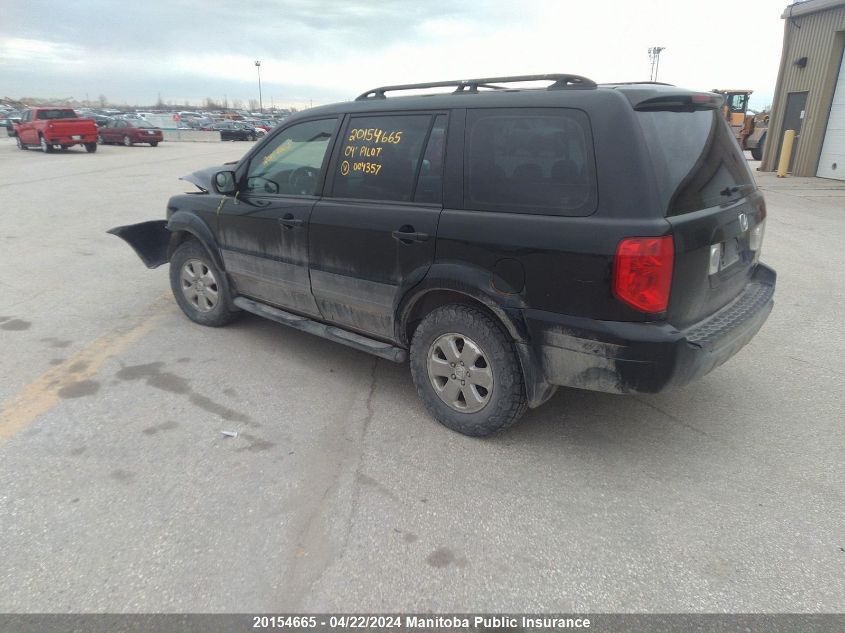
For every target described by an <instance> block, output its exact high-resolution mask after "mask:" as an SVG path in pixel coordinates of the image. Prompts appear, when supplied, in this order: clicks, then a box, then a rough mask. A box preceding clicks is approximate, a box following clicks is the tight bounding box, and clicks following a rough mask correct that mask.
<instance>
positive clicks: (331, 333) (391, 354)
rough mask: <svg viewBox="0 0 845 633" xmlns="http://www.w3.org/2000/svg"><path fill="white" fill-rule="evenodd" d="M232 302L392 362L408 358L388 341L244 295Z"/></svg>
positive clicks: (400, 361) (255, 312)
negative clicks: (300, 314) (350, 330)
mask: <svg viewBox="0 0 845 633" xmlns="http://www.w3.org/2000/svg"><path fill="white" fill-rule="evenodd" d="M233 303H234V304H235V305H236V306H237V307H239V308H240V309H241V310H246V311H247V312H252V313H253V314H257V315H258V316H262V317H265V318H267V319H270V320H272V321H276V322H277V323H282V324H283V325H289V326H290V327H292V328H296V329H297V330H302V331H303V332H308V333H309V334H316V335H317V336H321V337H323V338H327V339H329V340H330V341H335V342H337V343H343V344H344V345H347V346H349V347H353V348H355V349H357V350H360V351H362V352H369V353H370V354H375V355H376V356H379V357H381V358H386V359H387V360H391V361H393V362H394V363H404V362H405V361H406V360H408V352H407V350H404V349H402V348H401V347H395V346H394V345H391V344H390V343H383V342H381V341H377V340H375V339H372V338H369V337H366V336H362V335H360V334H355V332H349V331H348V330H342V329H341V328H339V327H335V326H333V325H327V324H325V323H320V322H319V321H314V320H313V319H309V318H308V317H304V316H299V315H298V314H291V313H290V312H285V311H284V310H279V309H278V308H273V307H270V306H268V305H265V304H263V303H259V302H257V301H253V300H252V299H247V298H246V297H235V300H234V301H233Z"/></svg>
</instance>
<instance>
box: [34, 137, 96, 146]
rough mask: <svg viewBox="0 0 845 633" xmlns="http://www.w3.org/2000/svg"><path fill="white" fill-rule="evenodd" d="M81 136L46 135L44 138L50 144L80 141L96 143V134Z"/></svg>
mask: <svg viewBox="0 0 845 633" xmlns="http://www.w3.org/2000/svg"><path fill="white" fill-rule="evenodd" d="M77 136H80V138H73V135H70V136H45V137H44V140H45V141H47V143H49V144H50V145H76V144H78V143H96V142H97V135H96V134H79V135H77Z"/></svg>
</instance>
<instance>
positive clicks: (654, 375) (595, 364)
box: [524, 264, 776, 393]
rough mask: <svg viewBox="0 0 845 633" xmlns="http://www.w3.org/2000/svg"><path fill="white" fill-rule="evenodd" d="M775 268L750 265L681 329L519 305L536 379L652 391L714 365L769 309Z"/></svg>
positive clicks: (597, 388) (737, 347) (677, 383)
mask: <svg viewBox="0 0 845 633" xmlns="http://www.w3.org/2000/svg"><path fill="white" fill-rule="evenodd" d="M775 281H776V274H775V271H774V270H772V269H771V268H769V267H767V266H764V265H762V264H758V266H757V268H756V269H755V271H754V275H753V277H752V279H751V280H750V282H749V283H748V285H747V286H746V288H745V290H744V291H743V292H742V293H741V294H740V295H739V296H738V297H737V298H736V299H734V300H733V301H732V302H731V303H729V304H728V305H726V306H725V307H723V308H722V309H720V310H719V311H717V312H715V313H714V314H712V315H710V316H709V317H708V318H706V319H704V320H703V321H701V322H699V323H696V324H694V325H692V326H690V327H688V328H686V329H684V330H678V329H676V328H674V327H673V326H672V325H670V324H668V323H625V322H615V321H596V320H592V319H584V318H578V317H567V316H564V315H558V314H554V313H550V312H542V311H539V310H525V311H524V317H525V321H526V325H527V327H528V331H529V334H530V340H531V341H532V343H531V347H532V350H531V351H532V352H533V356H534V359H535V362H536V363H537V364H538V365H539V368H538V371H537V373H538V374H540V376H538V378H542V379H543V380H544V381H545V382H546V383H547V384H550V385H561V386H566V387H576V388H580V389H591V390H595V391H605V392H610V393H656V392H658V391H663V390H665V389H667V388H670V387H676V386H680V385H684V384H686V383H688V382H691V381H692V380H695V379H696V378H699V377H701V376H703V375H705V374H707V373H708V372H710V371H712V370H713V369H714V368H716V367H718V366H719V365H721V364H722V363H724V362H725V361H726V360H728V359H729V358H730V357H731V356H733V355H734V354H736V353H737V352H738V351H739V350H740V349H741V348H742V347H743V346H744V345H745V344H746V343H748V341H750V340H751V339H752V338H753V337H754V335H755V334H756V333H757V332H758V331H759V329H760V328H761V327H762V326H763V323H765V321H766V318H768V316H769V313H770V312H771V311H772V306H773V305H774V302H773V299H772V297H773V295H774V291H775Z"/></svg>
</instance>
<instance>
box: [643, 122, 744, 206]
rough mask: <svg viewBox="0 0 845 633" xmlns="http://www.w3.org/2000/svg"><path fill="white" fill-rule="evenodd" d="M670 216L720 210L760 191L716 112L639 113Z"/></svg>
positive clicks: (661, 192)
mask: <svg viewBox="0 0 845 633" xmlns="http://www.w3.org/2000/svg"><path fill="white" fill-rule="evenodd" d="M637 118H638V119H639V121H640V125H641V126H642V129H643V133H644V134H645V138H646V146H647V147H648V150H649V153H650V154H651V160H652V163H653V164H654V170H655V173H656V175H657V184H658V189H659V191H660V197H661V201H662V203H663V207H664V209H665V213H666V215H679V214H681V213H689V212H690V211H697V210H698V209H706V208H708V207H714V206H718V205H720V204H722V203H724V202H729V201H731V200H734V199H736V198H740V197H742V196H745V195H747V194H748V193H749V192H751V191H753V190H754V189H755V188H756V185H755V184H754V177H753V175H752V174H751V170H749V169H748V165H747V163H746V161H745V157H744V156H743V155H742V152H741V151H740V150H739V146H738V145H737V143H736V139H734V137H733V134H732V133H731V130H730V128H729V127H728V126H727V124H726V123H725V121H724V119H723V118H722V117H721V116H720V114H719V112H718V111H716V110H697V111H695V112H666V111H658V112H638V113H637Z"/></svg>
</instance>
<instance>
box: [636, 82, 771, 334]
mask: <svg viewBox="0 0 845 633" xmlns="http://www.w3.org/2000/svg"><path fill="white" fill-rule="evenodd" d="M702 96H703V95H702ZM715 103H716V102H715V100H710V101H707V100H705V99H703V98H702V99H701V100H700V102H699V103H698V104H695V103H693V105H691V106H689V107H687V108H680V107H677V106H668V107H667V106H665V105H660V104H654V105H653V106H651V107H650V106H649V105H648V104H645V105H643V104H640V105H639V106H637V107H636V108H635V109H636V110H637V114H636V116H637V118H638V120H639V122H640V125H641V127H642V130H643V133H644V136H645V138H646V145H647V147H648V150H649V153H650V154H651V159H652V163H653V165H654V171H655V176H656V181H657V188H658V192H659V197H660V200H661V203H662V205H663V210H664V213H665V216H666V220H667V221H668V222H669V224H671V226H672V233H673V237H674V242H675V263H674V272H673V276H672V291H671V294H670V298H669V307H668V310H667V315H666V317H667V320H668V321H669V322H670V323H671V324H672V325H674V326H675V327H678V328H684V327H686V326H688V325H690V324H692V323H696V322H698V321H701V320H702V319H704V318H706V317H707V316H709V315H711V314H712V313H714V312H716V311H717V310H719V309H720V308H722V307H724V306H725V305H727V304H728V303H730V302H731V301H732V300H733V299H735V298H736V297H737V295H739V294H740V293H741V292H742V291H743V290H744V289H745V287H746V285H747V284H748V283H749V280H750V278H751V275H752V273H753V271H754V267H755V265H756V263H757V260H758V259H759V254H760V246H761V243H762V237H763V236H762V233H763V229H764V226H765V224H764V220H765V217H766V207H765V203H764V201H763V196H762V194H761V193H760V191H759V190H758V189H757V185H756V184H755V182H754V176H753V175H752V173H751V171H750V169H749V168H748V164H747V162H746V160H745V157H744V156H743V154H742V152H741V151H740V148H739V146H738V145H737V143H736V140H735V139H734V137H733V134H732V133H731V131H730V128H729V127H728V126H727V123H726V122H725V121H724V119H723V118H722V117H721V116H720V114H719V110H718V109H715V108H714V107H713V105H714V104H715Z"/></svg>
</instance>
